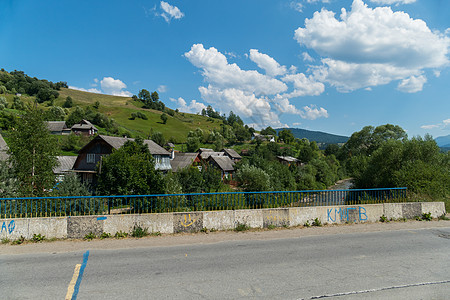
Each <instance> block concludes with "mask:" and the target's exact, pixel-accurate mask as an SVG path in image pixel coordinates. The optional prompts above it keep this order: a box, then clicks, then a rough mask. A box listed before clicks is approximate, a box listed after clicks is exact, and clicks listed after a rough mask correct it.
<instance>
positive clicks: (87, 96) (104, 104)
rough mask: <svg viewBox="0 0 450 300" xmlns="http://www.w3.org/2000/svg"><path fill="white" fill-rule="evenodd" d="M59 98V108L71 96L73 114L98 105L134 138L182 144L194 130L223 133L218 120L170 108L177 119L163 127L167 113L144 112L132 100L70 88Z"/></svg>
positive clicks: (62, 92)
mask: <svg viewBox="0 0 450 300" xmlns="http://www.w3.org/2000/svg"><path fill="white" fill-rule="evenodd" d="M59 94H60V95H59V97H58V98H57V99H56V100H55V105H58V106H62V105H63V103H64V101H65V99H66V98H67V97H68V96H70V97H71V98H72V99H73V102H74V105H73V107H72V108H70V109H69V111H73V110H74V109H75V107H76V106H80V107H83V108H87V107H92V106H93V105H94V103H95V102H97V101H98V102H99V103H100V105H99V107H98V109H97V111H98V112H100V113H102V114H105V115H106V116H107V117H108V118H112V119H114V120H115V121H116V122H117V123H118V125H119V128H120V129H121V130H120V131H121V132H129V133H131V135H132V136H142V137H147V136H148V135H149V134H150V132H151V131H152V130H153V131H159V132H161V133H162V134H163V135H164V137H165V138H166V139H170V138H172V139H173V140H175V141H176V142H178V143H180V142H185V140H186V137H187V134H188V132H189V131H191V130H195V129H197V128H200V129H202V130H203V131H206V132H207V131H211V130H213V129H220V124H221V123H222V121H221V120H218V119H211V118H208V117H204V116H201V115H196V114H188V113H178V112H175V111H173V110H171V109H169V108H167V110H168V111H173V116H170V115H169V114H167V116H168V119H167V123H166V124H163V122H162V121H161V115H162V114H163V112H161V111H158V110H153V109H145V108H142V106H143V104H142V102H140V101H135V100H133V99H132V98H129V97H119V96H110V95H103V94H94V93H88V92H83V91H78V90H72V89H66V88H63V89H61V90H60V91H59ZM133 112H142V113H143V114H145V115H146V116H147V118H148V120H143V119H140V118H136V119H134V120H131V119H130V117H131V114H132V113H133Z"/></svg>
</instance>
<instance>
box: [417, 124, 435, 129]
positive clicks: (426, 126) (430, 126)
mask: <svg viewBox="0 0 450 300" xmlns="http://www.w3.org/2000/svg"><path fill="white" fill-rule="evenodd" d="M420 128H422V129H434V128H439V125H422V126H420Z"/></svg>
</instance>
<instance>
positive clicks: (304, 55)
mask: <svg viewBox="0 0 450 300" xmlns="http://www.w3.org/2000/svg"><path fill="white" fill-rule="evenodd" d="M302 57H303V61H308V62H313V61H314V58H312V57H311V55H309V54H308V52H303V53H302Z"/></svg>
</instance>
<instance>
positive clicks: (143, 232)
mask: <svg viewBox="0 0 450 300" xmlns="http://www.w3.org/2000/svg"><path fill="white" fill-rule="evenodd" d="M147 235H149V233H148V228H142V227H141V226H139V225H138V226H136V225H134V227H133V231H132V232H131V236H132V237H135V238H141V237H144V236H147Z"/></svg>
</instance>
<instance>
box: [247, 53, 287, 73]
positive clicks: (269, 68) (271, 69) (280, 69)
mask: <svg viewBox="0 0 450 300" xmlns="http://www.w3.org/2000/svg"><path fill="white" fill-rule="evenodd" d="M249 57H250V60H251V61H253V62H254V63H256V64H257V65H258V67H260V68H261V69H263V70H264V71H266V74H267V75H269V76H273V77H274V76H278V75H284V74H286V73H287V68H286V67H285V66H281V65H280V64H279V63H278V62H277V61H276V60H275V59H273V58H272V57H270V56H269V55H267V54H264V53H260V52H259V51H258V50H256V49H250V56H249Z"/></svg>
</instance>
